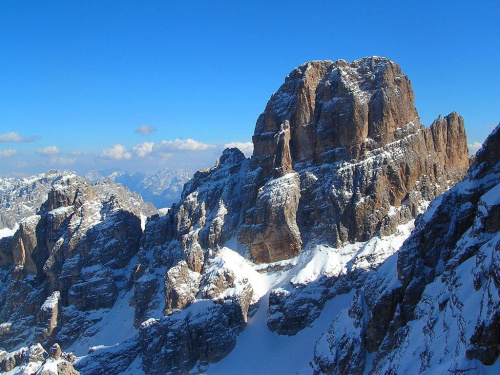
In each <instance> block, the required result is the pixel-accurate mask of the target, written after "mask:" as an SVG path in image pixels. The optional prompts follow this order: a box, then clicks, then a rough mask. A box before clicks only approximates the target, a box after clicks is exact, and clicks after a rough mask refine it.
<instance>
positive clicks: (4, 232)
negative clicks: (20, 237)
mask: <svg viewBox="0 0 500 375" xmlns="http://www.w3.org/2000/svg"><path fill="white" fill-rule="evenodd" d="M18 229H19V224H16V225H15V226H14V228H12V229H10V228H2V229H0V238H4V237H10V236H13V235H14V234H15V233H16V231H17V230H18Z"/></svg>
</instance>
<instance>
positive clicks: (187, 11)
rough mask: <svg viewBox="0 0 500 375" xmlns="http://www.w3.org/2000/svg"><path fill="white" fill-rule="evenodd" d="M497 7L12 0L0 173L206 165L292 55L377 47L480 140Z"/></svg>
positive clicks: (434, 107) (0, 16) (3, 22)
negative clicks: (457, 116) (457, 114)
mask: <svg viewBox="0 0 500 375" xmlns="http://www.w3.org/2000/svg"><path fill="white" fill-rule="evenodd" d="M499 13H500V3H499V2H498V1H481V2H472V1H439V2H435V1H419V2H414V1H412V2H409V1H408V2H406V1H386V2H383V3H380V2H372V1H366V2H363V1H352V2H347V1H345V2H339V1H309V2H305V1H301V2H295V1H272V0H269V1H266V2H243V1H233V2H224V1H210V2H209V1H191V2H173V1H148V2H139V1H71V2H68V1H3V2H0V51H1V52H2V53H1V54H2V57H1V59H0V82H1V84H0V175H3V176H6V175H10V176H14V175H20V176H21V175H29V174H32V173H39V172H43V171H46V170H48V169H50V168H61V169H70V170H76V171H77V172H79V173H84V172H85V171H86V170H89V169H99V168H116V167H118V168H122V169H125V170H129V171H137V170H142V171H145V170H150V171H155V170H157V169H159V168H161V167H165V166H166V167H169V168H178V167H188V168H193V169H198V168H202V167H208V166H211V165H213V164H214V162H215V159H216V158H217V157H218V156H219V155H220V153H221V151H222V148H223V147H224V146H225V145H227V144H231V143H235V142H241V143H242V144H245V143H247V142H250V141H251V136H252V134H253V130H254V125H255V121H256V119H257V117H258V115H259V114H260V113H261V112H262V111H263V110H264V108H265V105H266V102H267V100H268V99H269V97H270V95H271V94H272V93H273V92H274V91H276V90H277V89H278V88H279V86H280V85H281V83H282V82H283V80H284V77H285V76H286V75H287V74H288V73H289V72H290V71H291V70H292V69H293V68H294V67H296V66H298V65H300V64H302V63H304V62H306V61H308V60H317V59H329V60H337V59H341V58H342V59H346V60H355V59H358V58H361V57H365V56H371V55H379V56H386V57H389V58H390V59H392V60H394V61H396V62H397V63H399V64H400V65H401V67H402V69H403V71H404V73H405V74H407V75H408V76H409V77H410V79H411V81H412V84H413V89H414V91H415V98H416V107H417V109H418V111H419V114H420V117H421V122H422V123H423V124H425V125H430V123H431V122H432V121H433V120H434V119H435V118H437V116H438V115H439V114H442V115H446V114H448V113H450V112H451V111H457V112H458V113H460V114H461V115H462V116H463V117H464V119H465V122H466V128H467V131H468V142H469V143H470V144H474V143H476V142H479V143H480V142H482V141H483V140H484V139H485V137H486V136H487V135H488V133H489V132H490V131H491V129H492V127H493V126H495V125H496V124H498V122H499V121H500V90H499V88H500V73H499V71H498V63H499V61H500V26H499V22H498V14H499ZM141 126H142V128H140V127H141ZM141 129H142V130H141ZM141 155H142V156H141Z"/></svg>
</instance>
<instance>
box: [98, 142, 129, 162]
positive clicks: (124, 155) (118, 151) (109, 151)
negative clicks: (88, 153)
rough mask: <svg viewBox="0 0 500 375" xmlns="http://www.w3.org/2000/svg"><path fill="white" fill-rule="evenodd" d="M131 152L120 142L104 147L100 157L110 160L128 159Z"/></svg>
mask: <svg viewBox="0 0 500 375" xmlns="http://www.w3.org/2000/svg"><path fill="white" fill-rule="evenodd" d="M131 157H132V154H131V153H130V152H129V151H128V150H127V149H126V148H125V146H122V145H120V144H118V145H114V146H113V147H111V148H106V149H104V150H102V152H101V158H103V159H110V160H123V159H127V160H128V159H130V158H131Z"/></svg>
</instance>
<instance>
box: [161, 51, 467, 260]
mask: <svg viewBox="0 0 500 375" xmlns="http://www.w3.org/2000/svg"><path fill="white" fill-rule="evenodd" d="M253 143H254V154H253V156H252V158H251V159H250V161H249V163H248V164H247V163H245V165H243V164H242V158H241V156H240V157H230V158H229V157H228V156H224V155H223V157H222V159H224V162H223V163H221V164H223V166H218V167H215V168H213V169H212V170H211V171H206V172H203V173H202V174H200V173H198V174H197V175H195V177H194V179H193V181H192V182H190V183H189V184H188V185H187V186H188V188H187V189H186V190H185V192H184V193H183V197H182V199H181V202H180V206H179V207H177V208H174V209H173V210H172V211H171V213H170V216H171V217H172V219H171V221H172V223H174V222H175V221H177V225H175V224H174V225H173V226H172V230H171V233H172V235H171V237H170V238H176V239H177V240H181V237H183V238H184V239H183V240H182V241H181V242H182V247H183V248H184V249H186V251H185V253H186V257H187V258H190V257H193V256H195V255H193V254H194V253H197V254H198V255H196V257H197V259H200V260H201V258H202V255H201V253H202V252H201V249H207V248H212V249H213V248H216V247H217V246H218V245H222V244H223V243H224V241H221V239H225V240H228V239H229V238H230V237H231V236H233V235H234V233H235V232H237V238H238V243H239V246H240V248H241V249H244V250H245V251H248V254H249V256H250V258H251V259H252V260H254V261H255V262H269V261H271V262H274V261H278V260H283V259H288V258H291V257H293V256H295V255H297V254H299V253H300V252H301V251H302V248H303V245H304V244H306V243H310V242H311V241H316V242H317V243H326V244H329V245H332V246H335V247H339V246H341V245H343V244H346V243H349V242H356V241H367V240H368V239H370V238H371V237H372V236H373V235H374V234H381V235H390V234H392V233H393V232H394V230H395V228H396V227H397V226H398V225H399V224H402V223H406V222H408V221H409V220H411V219H413V218H414V217H415V216H416V215H417V214H418V213H419V212H421V208H422V207H424V206H425V204H426V202H427V203H428V202H429V201H431V200H432V199H434V197H436V196H437V195H439V194H441V193H442V192H443V191H445V190H446V189H448V188H449V187H450V186H452V185H453V184H454V183H456V182H457V181H458V180H459V179H460V178H461V177H462V176H463V174H464V172H465V170H466V169H467V167H468V165H469V158H468V150H467V140H466V136H465V129H464V122H463V119H462V118H461V117H460V116H459V115H458V114H456V113H451V114H450V115H448V116H446V117H445V118H441V117H439V119H438V120H436V121H435V122H434V123H433V124H432V125H431V126H430V127H429V128H425V127H424V126H422V125H420V123H419V118H418V114H417V111H416V109H415V106H414V96H413V90H412V88H411V84H410V81H409V79H408V77H406V76H405V75H404V74H403V73H402V71H401V68H400V67H399V66H398V65H397V64H396V63H394V62H392V61H390V60H388V59H385V58H380V57H372V58H364V59H361V60H357V61H354V62H353V63H348V62H346V61H343V60H339V61H337V62H335V63H334V62H331V61H313V62H309V63H306V64H304V65H302V66H300V67H299V68H296V69H295V70H293V71H292V72H291V73H290V74H289V75H288V76H287V77H286V79H285V83H284V84H283V85H282V86H281V87H280V88H279V90H278V91H277V92H276V93H275V94H273V96H272V97H271V99H270V100H269V102H268V104H267V106H266V109H265V111H264V113H263V114H261V115H260V116H259V119H258V120H257V124H256V126H255V133H254V136H253ZM231 152H235V151H228V152H227V155H229V154H230V153H231ZM232 162H234V164H233V165H232V166H229V164H230V163H232ZM242 168H243V169H242ZM230 170H231V171H230ZM236 171H237V172H236ZM223 173H226V175H224V176H223V177H221V176H222V174H223ZM227 173H233V174H234V173H237V174H238V177H237V180H239V182H240V183H239V184H237V185H236V184H235V183H234V182H231V187H229V186H224V191H227V190H228V189H231V191H232V193H231V194H232V196H233V198H228V197H227V193H224V194H225V195H226V197H222V196H220V194H219V193H216V191H217V189H215V188H213V187H214V186H215V185H214V182H209V181H212V180H213V181H216V180H220V179H221V178H223V179H229V175H228V174H227ZM210 189H211V193H210V194H207V193H206V191H207V190H210ZM219 191H222V190H221V189H219ZM227 199H230V201H231V202H228V201H227ZM215 202H219V203H221V202H222V203H223V204H224V212H226V214H227V215H228V216H229V217H231V218H232V219H231V224H230V225H229V224H228V223H225V227H224V228H221V231H220V235H217V236H212V237H211V239H212V240H211V241H207V240H206V239H205V238H204V237H200V236H199V235H203V236H205V233H208V232H210V231H213V230H214V228H213V225H214V223H213V221H212V220H213V217H215V216H217V214H216V213H208V212H207V208H208V207H209V208H210V210H211V211H213V210H214V209H213V208H212V206H213V205H214V203H215ZM232 202H234V203H235V204H232ZM195 222H197V224H198V226H199V228H200V229H199V232H197V234H196V235H188V234H187V231H189V230H192V229H190V228H194V226H193V225H192V224H193V223H195ZM210 226H212V229H211V228H210ZM193 233H195V232H193ZM198 237H200V238H198ZM200 241H201V242H200ZM198 245H200V247H198ZM190 249H191V250H190ZM196 268H199V266H198V267H194V268H193V269H196ZM198 270H199V269H198Z"/></svg>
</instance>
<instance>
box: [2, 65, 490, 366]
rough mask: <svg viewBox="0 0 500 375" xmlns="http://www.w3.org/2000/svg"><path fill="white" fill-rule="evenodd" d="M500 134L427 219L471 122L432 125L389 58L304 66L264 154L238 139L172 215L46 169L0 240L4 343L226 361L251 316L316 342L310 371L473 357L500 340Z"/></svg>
mask: <svg viewBox="0 0 500 375" xmlns="http://www.w3.org/2000/svg"><path fill="white" fill-rule="evenodd" d="M499 134H500V130H498V128H497V130H496V131H495V132H494V133H493V135H492V136H491V137H490V139H489V140H488V142H487V144H486V145H485V147H484V148H483V150H482V151H480V152H479V153H478V155H477V157H476V161H475V164H474V165H473V166H472V168H471V169H469V172H468V174H467V176H466V179H465V180H464V181H463V182H461V183H460V184H458V185H457V186H456V187H454V188H452V189H451V190H449V192H448V193H446V194H445V195H442V196H440V197H438V198H437V199H436V200H435V201H434V202H433V203H432V204H431V205H430V208H429V210H428V211H426V212H425V213H424V214H423V215H421V216H418V215H419V214H421V213H422V212H424V211H425V210H426V208H427V206H428V205H429V203H430V201H431V200H433V199H434V198H436V197H437V196H439V195H440V194H441V193H443V192H445V191H446V190H447V189H449V188H450V187H451V186H452V185H454V184H455V183H456V182H457V181H459V180H460V179H461V178H462V177H463V176H464V174H465V172H466V170H467V168H468V167H469V159H468V154H467V146H466V144H467V142H466V137H465V131H464V122H463V119H462V118H461V117H460V116H459V115H458V114H456V113H451V114H449V115H448V116H446V117H444V118H441V117H439V118H438V119H437V120H436V121H435V122H434V123H433V124H432V125H431V126H430V127H429V128H426V127H424V126H422V125H421V124H420V122H419V118H418V114H417V111H416V109H415V107H414V98H413V91H412V88H411V84H410V81H409V79H408V78H407V77H406V76H404V74H403V73H402V72H401V69H400V67H399V66H398V65H397V64H395V63H394V62H391V61H390V60H388V59H385V58H380V57H373V58H364V59H361V60H357V61H354V62H352V63H349V62H346V61H343V60H340V61H337V62H331V61H313V62H309V63H306V64H304V65H302V66H300V67H299V68H297V69H295V70H293V71H292V72H291V73H290V75H289V76H288V77H287V78H286V79H285V82H284V84H283V85H282V86H281V87H280V89H279V90H278V91H277V92H276V93H275V94H274V95H273V96H272V97H271V99H270V100H269V102H268V104H267V106H266V109H265V111H264V113H263V114H262V115H261V116H260V117H259V119H258V120H257V124H256V127H255V133H254V136H253V142H254V155H253V156H252V157H251V158H250V159H246V158H245V157H244V155H243V154H242V153H241V152H240V151H239V150H237V149H226V150H225V151H224V152H223V154H222V156H221V158H220V160H219V161H218V162H217V163H216V165H215V166H214V167H213V168H210V169H207V170H202V171H199V172H197V173H196V174H195V175H194V177H193V179H191V180H190V181H189V182H188V183H186V185H185V186H184V190H183V192H182V195H181V199H180V201H179V203H178V204H174V205H172V207H171V209H170V211H169V212H168V213H167V214H166V215H164V216H160V215H159V214H155V211H154V210H152V211H150V212H149V213H146V211H147V210H146V209H145V206H144V204H143V203H142V202H141V201H140V200H138V199H137V197H135V196H134V195H133V194H130V192H128V190H126V189H125V188H123V187H119V186H117V185H113V184H110V183H109V181H108V182H103V183H98V184H91V183H89V182H88V181H86V180H83V179H81V178H79V177H77V176H74V175H70V176H62V177H61V178H59V179H57V181H54V182H51V187H50V189H49V190H48V191H47V192H46V199H45V200H44V201H43V204H41V206H39V207H38V208H37V210H35V213H36V214H35V215H32V216H30V217H27V218H24V219H22V220H20V221H16V223H18V225H19V226H18V228H17V230H16V231H15V233H14V234H13V235H12V236H9V237H5V238H2V239H0V348H5V349H7V350H9V351H12V350H13V349H14V348H19V347H21V346H22V345H25V343H26V342H28V341H30V340H36V341H37V342H39V343H41V344H43V345H45V347H50V348H51V349H50V350H49V352H50V356H51V359H48V360H49V361H50V360H59V359H61V358H62V359H66V358H68V356H67V355H66V357H65V353H64V352H62V350H68V347H69V348H71V346H73V347H74V348H76V349H78V350H79V351H80V352H79V353H77V352H76V349H75V354H77V355H78V356H79V359H78V361H76V362H75V368H76V369H77V370H79V371H81V372H82V373H84V374H100V373H107V374H122V373H129V374H130V373H134V374H141V373H145V374H185V373H188V372H193V371H197V372H200V373H203V372H208V373H218V372H217V369H218V368H217V362H218V361H221V360H223V358H226V356H228V354H229V353H230V352H231V351H232V350H233V348H234V347H235V346H236V345H238V342H239V340H240V337H241V336H240V337H239V334H240V332H241V331H242V330H243V329H249V330H250V332H249V333H248V335H246V333H247V332H245V337H243V338H242V340H243V342H244V344H243V345H248V343H249V342H250V343H251V344H252V345H253V344H254V343H255V341H252V340H255V338H254V337H252V336H251V334H252V332H256V331H257V332H260V333H261V334H262V337H267V339H269V338H270V337H271V338H272V339H269V340H268V341H270V342H271V343H274V342H280V343H285V342H287V341H286V339H290V340H295V343H298V344H300V345H299V346H300V347H301V348H302V346H301V345H302V340H303V341H304V342H305V341H310V345H309V346H308V349H310V350H311V352H310V354H311V356H310V357H309V358H306V359H307V361H306V362H305V363H304V365H306V368H305V369H303V370H301V369H300V368H296V367H294V368H293V369H291V370H290V369H288V370H290V371H292V372H293V371H301V372H300V373H301V374H383V373H384V374H385V373H411V374H416V373H420V372H425V371H427V372H429V371H431V372H433V373H434V372H436V373H439V374H441V373H446V371H451V372H456V373H459V372H466V370H467V368H472V370H471V371H473V372H474V371H476V372H480V371H481V370H482V369H483V367H484V366H488V365H490V364H492V363H494V362H495V361H496V360H497V357H498V347H499V342H498V337H499V331H498V325H499V315H498V311H499V307H500V306H499V304H498V301H499V298H498V280H499V279H500V271H499V270H498V264H499V260H500V259H498V254H499V253H500V251H499V250H500V248H499V245H498V244H499V243H500V238H499V237H498V233H499V231H500V224H499V223H500V220H499V214H498V212H499V210H498V206H499V201H498V197H499V196H500V192H499V190H498V185H499V183H500V177H499V176H500V172H499V170H498V168H499V165H500V163H499V158H500V154H499V151H498V150H499V149H500V146H499V145H500V140H499V139H498V135H499ZM150 214H155V215H153V216H151V217H150V218H149V219H148V220H147V221H146V220H145V218H146V217H147V216H150ZM417 217H418V218H417ZM413 228H416V229H415V231H414V232H413V234H412V235H411V237H410V238H409V239H408V240H407V241H406V242H405V243H404V245H403V241H404V239H406V238H408V236H410V232H411V230H412V229H413ZM337 301H340V304H339V305H336V304H337ZM332 306H333V307H332ZM467 306H474V307H476V306H479V308H478V309H476V310H477V311H476V310H475V311H471V308H468V307H467ZM318 321H319V322H318ZM247 323H248V326H247ZM317 324H319V325H322V326H316V325H317ZM318 327H320V328H321V329H319V328H318ZM269 331H272V332H269ZM303 331H307V332H304V334H303V335H302V333H303ZM276 334H278V335H288V336H289V337H283V336H282V337H279V341H274V339H276ZM312 334H314V335H316V336H314V337H313V336H311V335H312ZM242 336H243V335H242ZM311 337H313V338H314V341H311ZM245 340H246V341H245ZM315 340H317V342H316V344H315V345H314V342H315ZM56 342H57V343H59V344H60V345H61V347H62V350H61V347H59V346H58V345H55V343H56ZM311 343H312V344H311ZM436 343H437V344H436ZM263 344H269V343H268V342H266V343H263ZM30 345H31V343H30ZM265 347H266V346H263V348H265ZM313 347H314V351H313V350H312V349H313ZM82 348H83V349H82ZM86 348H89V350H88V352H86ZM42 349H43V348H42ZM272 349H274V348H272ZM27 350H28V349H27V348H26V351H27ZM82 350H83V351H82ZM264 350H265V349H263V350H262V351H264ZM237 352H238V353H237V355H236V357H237V360H236V362H238V361H240V360H242V359H243V357H242V356H241V351H237ZM14 353H17V354H7V352H0V359H1V360H2V361H4V360H5V361H6V362H5V363H6V366H9V367H12V366H14V367H15V366H18V365H19V363H17V362H19V361H21V362H22V361H23V360H24V358H27V357H26V353H24V352H22V350H21V352H19V353H18V352H14ZM23 353H24V354H23ZM245 353H246V352H245ZM290 353H292V352H290ZM304 353H305V352H303V353H302V354H301V357H304V355H305V354H304ZM264 354H265V353H264ZM231 355H232V354H231ZM252 355H254V354H252V353H247V355H246V356H245V357H248V356H252ZM255 355H258V356H262V355H263V353H255ZM47 356H48V354H47V352H45V350H38V349H37V350H33V358H35V357H36V358H41V357H43V358H46V357H47ZM286 356H288V357H290V356H291V355H290V354H289V353H286ZM21 357H22V358H21ZM18 358H21V359H19V360H18ZM232 360H233V361H234V358H233V359H232ZM273 360H274V358H273ZM286 360H287V359H286V358H285V361H286ZM288 360H290V361H292V360H293V361H295V360H296V358H288ZM271 362H272V361H271ZM2 363H3V362H2ZM238 363H239V362H238ZM263 363H268V364H269V366H274V365H275V364H274V365H273V364H272V363H270V362H266V361H263ZM247 364H248V363H247ZM238 365H239V364H238ZM254 365H255V367H256V368H255V369H253V368H252V369H250V370H251V371H252V372H254V373H256V372H259V371H258V370H257V369H262V367H259V366H260V365H261V364H257V363H255V362H254ZM258 365H259V366H258ZM64 366H66V365H64ZM64 366H62V367H64ZM467 366H469V367H467ZM482 366H483V367H482ZM62 367H61V370H60V371H63V369H62ZM12 368H13V367H12ZM272 368H273V369H277V367H276V366H274V367H272ZM266 370H267V369H266ZM434 370H435V371H434ZM36 371H38V370H36ZM279 371H281V373H283V372H286V370H284V369H281V370H278V371H277V372H279ZM290 371H288V372H287V373H289V372H290ZM265 372H267V371H265V370H262V371H260V373H265ZM271 372H272V371H271Z"/></svg>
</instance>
